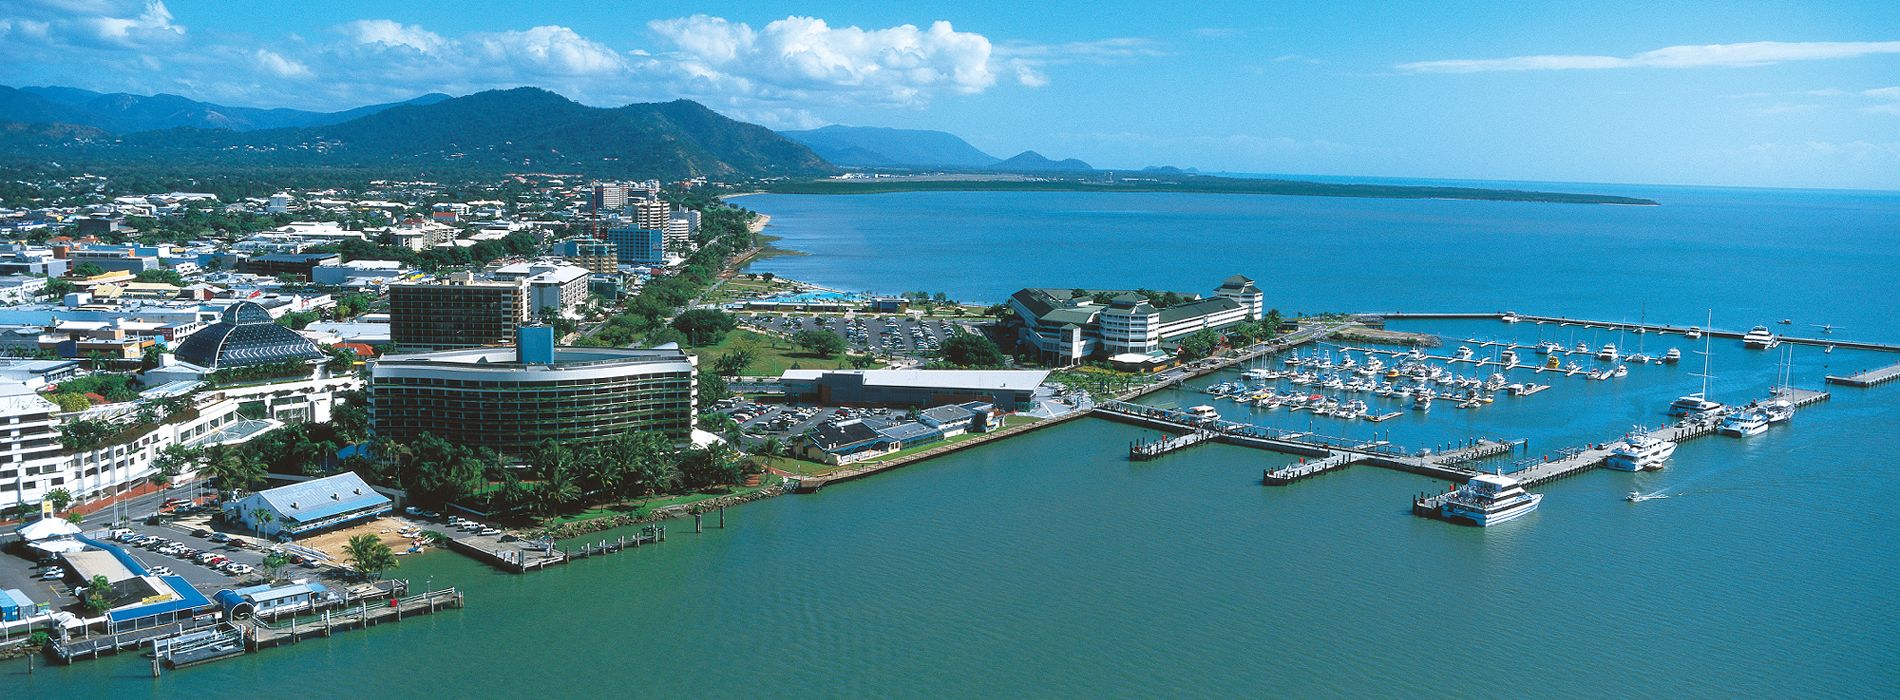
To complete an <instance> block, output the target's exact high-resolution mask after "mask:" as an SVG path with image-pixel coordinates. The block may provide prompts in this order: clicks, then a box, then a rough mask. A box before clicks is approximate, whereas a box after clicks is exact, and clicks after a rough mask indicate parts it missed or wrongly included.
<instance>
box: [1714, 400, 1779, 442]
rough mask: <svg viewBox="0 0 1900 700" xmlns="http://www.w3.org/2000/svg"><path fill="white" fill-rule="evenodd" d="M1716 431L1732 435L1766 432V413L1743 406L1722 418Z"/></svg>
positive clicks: (1752, 434)
mask: <svg viewBox="0 0 1900 700" xmlns="http://www.w3.org/2000/svg"><path fill="white" fill-rule="evenodd" d="M1716 432H1719V433H1721V434H1723V435H1730V436H1734V437H1754V436H1756V435H1760V434H1762V433H1765V432H1768V413H1767V412H1765V411H1762V410H1760V409H1756V408H1754V407H1745V408H1743V409H1741V410H1739V411H1736V412H1734V413H1731V414H1728V415H1727V416H1726V417H1724V418H1722V424H1721V425H1720V426H1717V427H1716Z"/></svg>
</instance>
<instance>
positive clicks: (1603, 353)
mask: <svg viewBox="0 0 1900 700" xmlns="http://www.w3.org/2000/svg"><path fill="white" fill-rule="evenodd" d="M1616 358H1617V354H1616V343H1604V344H1603V349H1602V350H1598V351H1597V359H1599V360H1604V361H1607V362H1615V361H1616Z"/></svg>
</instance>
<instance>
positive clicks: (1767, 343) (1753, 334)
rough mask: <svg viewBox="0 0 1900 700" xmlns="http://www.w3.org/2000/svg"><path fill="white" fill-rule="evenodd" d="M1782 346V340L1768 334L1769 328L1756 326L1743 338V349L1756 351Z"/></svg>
mask: <svg viewBox="0 0 1900 700" xmlns="http://www.w3.org/2000/svg"><path fill="white" fill-rule="evenodd" d="M1780 344H1781V339H1780V338H1777V337H1775V334H1773V333H1770V332H1768V327H1767V326H1756V327H1754V328H1751V329H1749V331H1748V334H1747V335H1744V336H1742V347H1745V348H1750V349H1754V350H1767V349H1769V348H1773V347H1775V346H1777V345H1780Z"/></svg>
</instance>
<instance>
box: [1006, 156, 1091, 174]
mask: <svg viewBox="0 0 1900 700" xmlns="http://www.w3.org/2000/svg"><path fill="white" fill-rule="evenodd" d="M989 169H990V170H1003V171H1009V172H1026V173H1034V172H1053V171H1062V172H1076V171H1087V170H1094V169H1095V168H1094V167H1092V166H1090V165H1089V164H1088V163H1084V162H1082V161H1079V160H1076V159H1074V158H1066V159H1063V160H1049V159H1048V158H1045V157H1043V155H1042V154H1041V153H1037V152H1035V151H1023V152H1022V153H1018V154H1016V155H1015V156H1013V157H1011V158H1009V159H1008V160H1004V161H1001V162H998V163H994V164H991V165H990V166H989Z"/></svg>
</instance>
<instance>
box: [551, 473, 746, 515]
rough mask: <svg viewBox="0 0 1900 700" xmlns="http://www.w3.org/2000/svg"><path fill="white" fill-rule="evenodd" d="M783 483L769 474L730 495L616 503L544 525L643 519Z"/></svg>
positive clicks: (665, 497)
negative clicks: (609, 518)
mask: <svg viewBox="0 0 1900 700" xmlns="http://www.w3.org/2000/svg"><path fill="white" fill-rule="evenodd" d="M782 481H784V479H782V478H780V477H779V476H778V475H776V474H769V473H768V474H766V475H765V476H764V477H762V478H760V479H759V485H758V486H736V487H733V489H732V491H730V492H728V493H683V494H678V495H673V496H658V497H654V498H649V499H646V500H641V501H635V502H632V503H616V504H612V505H606V506H600V507H597V508H589V509H587V510H584V511H581V512H579V513H568V514H565V515H560V516H557V517H555V518H552V519H550V520H548V521H547V522H546V523H543V524H544V525H549V526H552V525H566V524H568V523H576V522H580V521H583V520H593V519H595V518H604V517H607V516H610V515H620V514H623V513H625V514H631V515H633V516H634V517H643V516H645V515H647V514H648V513H652V512H653V511H655V510H659V509H661V508H666V507H669V506H679V505H691V504H694V503H698V502H700V501H707V500H712V499H714V498H719V497H721V496H730V495H734V494H747V493H752V492H754V491H758V490H760V489H764V488H766V487H768V486H773V485H776V484H778V483H780V482H782Z"/></svg>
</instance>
